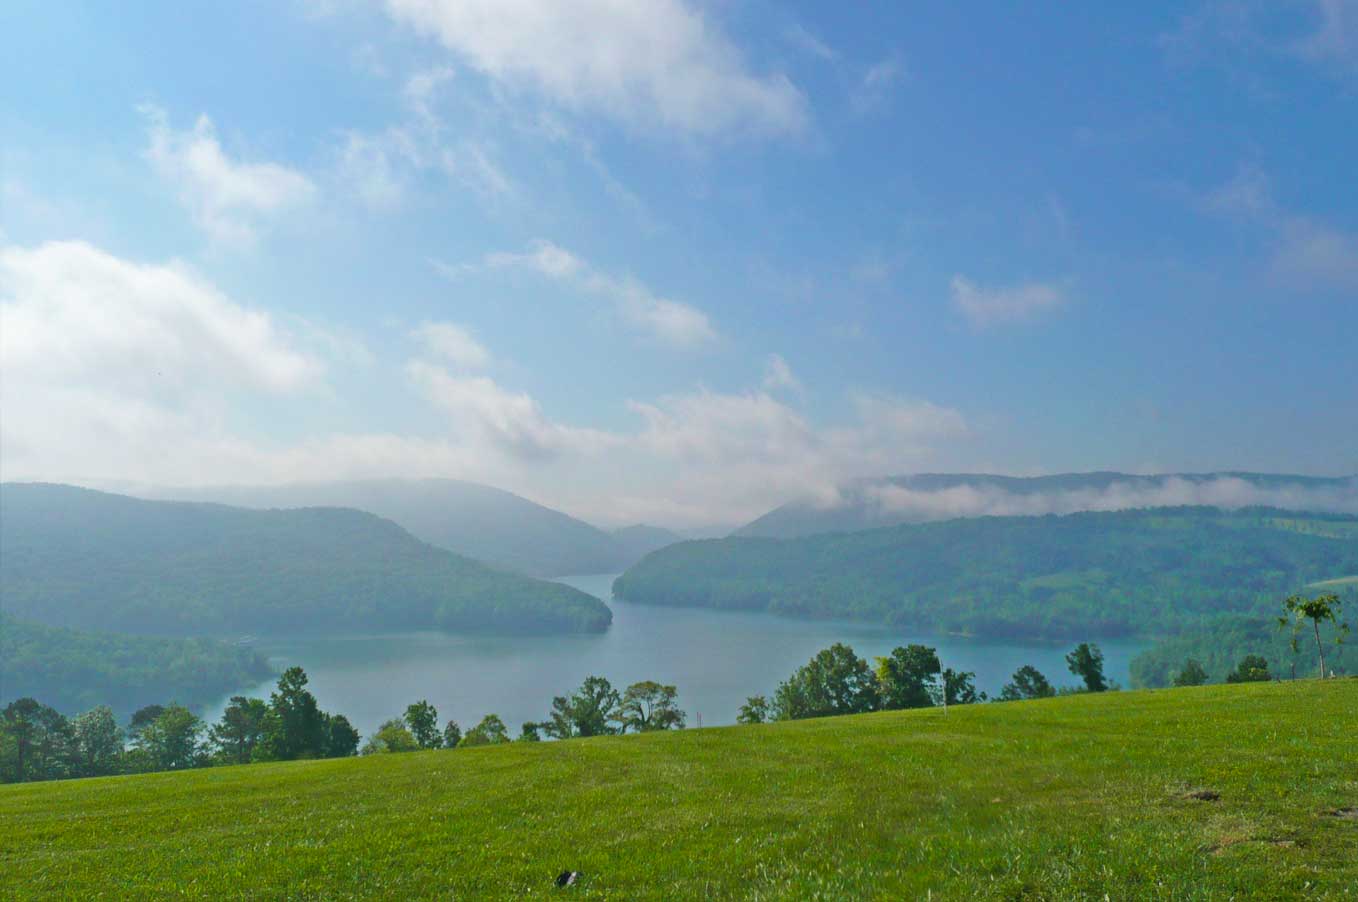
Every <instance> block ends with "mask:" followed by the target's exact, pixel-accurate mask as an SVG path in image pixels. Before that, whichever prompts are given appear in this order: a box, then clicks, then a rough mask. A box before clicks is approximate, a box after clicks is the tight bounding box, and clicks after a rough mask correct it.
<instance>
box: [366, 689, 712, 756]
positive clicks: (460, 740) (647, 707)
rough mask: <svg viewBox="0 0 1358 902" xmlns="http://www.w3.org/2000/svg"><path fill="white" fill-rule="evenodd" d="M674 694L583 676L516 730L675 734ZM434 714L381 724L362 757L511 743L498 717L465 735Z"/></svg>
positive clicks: (423, 706)
mask: <svg viewBox="0 0 1358 902" xmlns="http://www.w3.org/2000/svg"><path fill="white" fill-rule="evenodd" d="M678 699H679V691H678V690H677V689H676V688H675V687H674V686H666V685H663V684H661V683H657V682H656V681H654V680H643V681H642V682H639V683H633V684H632V685H630V686H628V687H627V688H626V689H625V690H623V691H622V692H618V690H616V689H614V688H613V684H612V683H610V682H609V681H608V680H607V679H605V678H603V677H601V676H590V677H586V678H585V681H584V682H583V683H582V684H581V685H580V688H579V689H577V690H575V692H573V693H571V694H570V695H558V696H556V697H554V698H553V699H552V708H551V711H549V712H548V715H547V719H546V720H543V721H528V722H526V723H524V724H523V726H522V727H521V728H520V732H519V736H518V741H519V742H539V741H541V739H542V737H543V736H546V737H548V738H550V739H575V738H579V737H584V736H616V735H621V734H624V733H627V732H629V731H630V732H633V733H650V732H654V731H657V730H680V729H683V728H684V726H685V723H686V721H687V715H686V714H685V713H684V711H683V710H682V709H681V708H680V707H679V702H678ZM438 716H439V715H438V709H436V708H435V707H434V706H433V705H431V704H430V703H429V702H428V701H425V700H421V701H418V702H415V703H414V704H412V705H410V706H408V707H407V708H406V710H405V714H404V715H402V716H401V717H399V718H393V719H391V720H388V721H386V722H385V723H383V724H382V725H381V726H380V727H378V728H377V732H376V733H374V734H373V735H372V737H370V738H369V739H368V741H367V742H366V743H364V745H363V754H365V755H372V754H380V753H383V752H413V751H417V750H419V749H439V748H442V749H452V748H468V747H471V746H478V745H497V744H499V743H504V742H510V741H511V739H510V736H509V729H508V727H506V726H505V723H504V721H503V720H501V719H500V717H499V715H497V714H487V715H486V716H485V717H484V718H482V719H481V722H480V723H478V724H477V725H476V726H474V727H472V728H471V729H470V730H468V731H467V732H466V733H463V732H462V728H461V727H460V726H458V723H457V721H455V720H451V719H450V720H448V721H447V722H446V723H445V724H444V725H443V727H442V729H440V728H439V725H438Z"/></svg>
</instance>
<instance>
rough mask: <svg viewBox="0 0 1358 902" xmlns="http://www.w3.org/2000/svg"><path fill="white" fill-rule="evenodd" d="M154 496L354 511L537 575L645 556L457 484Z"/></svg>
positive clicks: (611, 568) (618, 566)
mask: <svg viewBox="0 0 1358 902" xmlns="http://www.w3.org/2000/svg"><path fill="white" fill-rule="evenodd" d="M149 495H151V496H153V497H156V498H163V499H175V500H186V501H215V502H220V503H222V504H232V505H236V506H239V507H251V508H295V507H318V506H325V507H352V508H356V509H358V510H363V511H368V512H369V513H373V514H376V515H377V516H379V517H385V518H386V519H388V520H393V521H395V522H396V523H398V524H400V525H401V526H402V527H403V528H405V529H406V530H407V531H408V532H410V534H411V535H413V536H415V537H416V538H418V539H420V540H422V541H425V542H428V543H429V544H431V545H437V546H439V547H440V548H446V549H448V550H449V551H454V552H457V553H458V554H462V555H466V556H467V557H470V558H474V559H476V560H478V561H483V562H485V563H487V564H490V565H492V566H494V567H499V568H500V569H504V570H516V571H519V572H521V573H527V574H530V575H533V576H569V575H574V574H580V573H613V572H617V571H619V570H623V569H626V568H627V567H628V566H629V565H630V564H632V563H634V562H635V561H636V560H637V559H638V558H639V557H640V555H631V554H629V553H628V552H627V551H626V550H624V548H623V547H622V546H621V545H620V544H619V543H618V542H617V541H616V540H615V539H614V537H613V536H611V535H609V534H608V533H606V532H604V531H603V530H601V529H596V528H595V527H593V526H590V525H589V524H588V523H585V522H583V521H581V520H577V519H575V518H574V517H571V516H568V515H566V514H563V513H561V512H560V511H556V510H552V509H551V508H548V507H543V506H542V505H540V504H535V503H534V502H532V501H529V500H528V499H526V498H521V497H519V496H518V495H515V494H513V493H511V492H506V491H503V490H501V489H496V488H491V487H490V486H485V485H478V484H476V483H472V482H461V481H458V480H454V479H375V480H359V481H353V482H324V483H293V484H290V485H279V486H216V487H210V488H198V489H156V490H154V491H153V492H151V493H149Z"/></svg>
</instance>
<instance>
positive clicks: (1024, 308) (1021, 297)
mask: <svg viewBox="0 0 1358 902" xmlns="http://www.w3.org/2000/svg"><path fill="white" fill-rule="evenodd" d="M951 289H952V303H953V306H954V307H956V308H957V309H958V310H959V311H960V312H961V313H962V315H964V316H965V317H966V318H967V319H968V320H969V321H970V322H971V324H972V325H973V326H975V327H976V328H978V329H984V328H986V327H989V326H997V325H1002V324H1005V323H1013V322H1019V321H1021V320H1026V319H1031V318H1033V317H1035V316H1038V315H1040V314H1042V313H1047V312H1050V311H1053V310H1056V309H1058V308H1060V307H1062V306H1064V305H1065V303H1066V294H1065V291H1064V290H1063V289H1062V288H1061V287H1059V286H1057V285H1054V284H1051V283H1048V282H1027V283H1024V284H1022V285H1015V286H1013V287H1009V288H983V287H981V286H979V285H977V284H976V283H974V282H972V281H971V280H970V279H968V278H966V277H965V276H960V275H959V276H954V277H953V280H952V283H951Z"/></svg>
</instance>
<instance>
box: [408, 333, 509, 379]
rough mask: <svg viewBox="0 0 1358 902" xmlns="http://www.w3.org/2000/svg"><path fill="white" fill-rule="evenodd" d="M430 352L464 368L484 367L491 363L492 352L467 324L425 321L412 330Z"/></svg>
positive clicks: (414, 335) (477, 368) (412, 334)
mask: <svg viewBox="0 0 1358 902" xmlns="http://www.w3.org/2000/svg"><path fill="white" fill-rule="evenodd" d="M410 334H411V337H412V338H415V339H417V340H419V341H420V342H421V343H422V344H423V345H424V347H425V349H426V350H428V351H429V352H430V353H432V354H435V355H436V356H439V357H442V358H444V359H445V360H448V361H450V362H451V363H452V364H453V365H454V366H457V367H460V368H462V369H464V370H479V369H483V368H484V367H485V366H486V365H487V364H489V363H490V359H491V356H490V352H489V351H487V350H486V347H485V345H483V344H481V342H479V341H477V340H476V338H475V337H474V336H473V335H472V334H471V332H470V331H468V330H467V328H466V327H465V326H460V325H458V324H457V323H449V322H423V323H420V324H419V326H417V327H415V329H413V330H412V331H411V333H410Z"/></svg>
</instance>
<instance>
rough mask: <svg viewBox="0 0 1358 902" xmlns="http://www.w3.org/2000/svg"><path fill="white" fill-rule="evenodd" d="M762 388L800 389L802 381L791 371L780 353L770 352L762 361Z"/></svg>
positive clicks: (770, 389)
mask: <svg viewBox="0 0 1358 902" xmlns="http://www.w3.org/2000/svg"><path fill="white" fill-rule="evenodd" d="M764 389H765V390H766V391H783V390H786V391H801V390H802V383H801V381H800V380H798V379H797V376H796V374H794V373H793V372H792V367H790V366H788V363H787V361H786V360H784V359H783V355H781V354H770V355H769V356H768V359H767V360H765V361H764Z"/></svg>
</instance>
